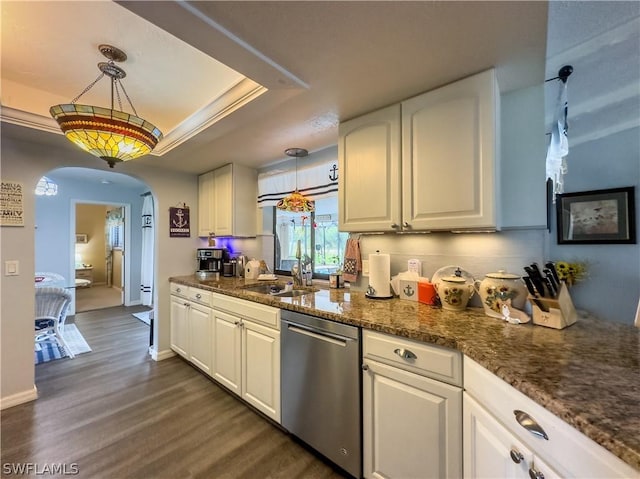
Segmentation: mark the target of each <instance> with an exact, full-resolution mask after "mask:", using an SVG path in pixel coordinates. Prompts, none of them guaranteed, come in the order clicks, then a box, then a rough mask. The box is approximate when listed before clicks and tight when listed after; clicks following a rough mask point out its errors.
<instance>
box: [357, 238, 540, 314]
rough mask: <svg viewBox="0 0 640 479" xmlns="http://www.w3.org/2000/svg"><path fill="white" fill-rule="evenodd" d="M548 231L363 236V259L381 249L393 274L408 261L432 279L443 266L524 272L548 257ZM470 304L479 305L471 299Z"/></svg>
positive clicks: (480, 272) (477, 272)
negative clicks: (389, 257)
mask: <svg viewBox="0 0 640 479" xmlns="http://www.w3.org/2000/svg"><path fill="white" fill-rule="evenodd" d="M547 236H548V233H547V231H546V230H513V231H503V232H497V233H462V234H453V233H429V234H404V235H403V234H383V235H365V234H363V235H361V236H360V252H361V255H362V259H365V260H366V259H367V258H368V255H369V254H370V253H375V252H376V250H379V251H380V252H381V253H388V254H390V255H391V275H392V276H393V275H396V274H398V273H399V272H401V271H406V270H407V260H409V259H414V258H415V259H418V260H420V262H421V263H422V276H426V277H428V278H429V279H431V276H432V275H433V273H435V272H436V271H437V270H438V269H440V268H442V267H443V266H449V265H454V266H460V268H462V269H464V270H466V271H468V272H469V273H471V274H472V275H473V277H474V278H476V279H480V280H481V279H482V278H484V275H485V274H487V273H493V272H495V271H498V270H500V269H503V270H506V271H508V272H510V273H514V274H518V275H522V274H524V272H523V270H522V268H523V266H525V265H527V264H530V263H532V262H534V261H535V262H537V263H540V264H542V263H543V261H544V260H545V259H546V253H545V250H546V246H545V245H546V239H547ZM367 284H368V282H367V278H366V277H359V279H358V281H357V283H355V284H352V285H351V287H353V288H355V289H358V290H364V289H366V287H367ZM470 305H471V306H479V305H480V303H479V302H478V298H477V297H474V298H472V302H471V303H470Z"/></svg>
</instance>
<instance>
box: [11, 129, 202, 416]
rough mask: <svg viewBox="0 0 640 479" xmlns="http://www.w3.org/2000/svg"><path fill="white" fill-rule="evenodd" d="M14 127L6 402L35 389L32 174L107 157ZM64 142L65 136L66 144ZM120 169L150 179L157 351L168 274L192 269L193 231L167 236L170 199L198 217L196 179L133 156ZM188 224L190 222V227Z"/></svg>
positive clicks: (164, 330) (164, 335)
mask: <svg viewBox="0 0 640 479" xmlns="http://www.w3.org/2000/svg"><path fill="white" fill-rule="evenodd" d="M20 130H21V128H20V127H15V126H11V125H5V124H4V123H3V125H2V138H1V139H2V143H1V145H2V151H1V154H2V170H1V174H2V179H3V180H5V181H17V182H21V183H23V185H24V188H25V195H24V198H23V202H24V214H25V226H24V227H12V228H9V227H2V228H1V229H0V235H1V241H0V243H1V244H0V264H2V265H3V264H4V262H5V261H7V260H18V261H19V262H20V275H18V276H9V277H7V276H0V281H1V283H0V289H1V293H0V299H1V305H0V348H1V351H0V377H1V379H2V381H1V383H0V398H1V401H2V403H1V406H2V407H8V406H10V405H12V404H17V403H19V402H22V401H24V400H28V399H30V398H33V395H34V377H35V376H34V357H33V311H34V289H35V288H34V281H33V276H34V273H35V247H34V245H35V194H33V193H31V192H32V191H33V190H34V188H35V185H36V183H37V181H38V179H39V178H40V177H41V176H42V175H43V174H44V173H46V172H48V171H50V170H52V169H54V168H58V167H62V166H80V167H93V168H96V169H101V170H107V169H108V166H107V164H106V163H105V162H104V161H103V160H100V159H98V158H94V157H91V156H90V155H88V154H87V153H84V152H82V151H80V150H79V149H77V148H76V147H74V146H73V145H71V143H69V142H68V140H66V139H65V138H64V137H63V136H59V141H58V142H57V144H59V147H58V148H55V147H51V146H48V147H44V146H42V145H41V144H39V143H37V142H36V141H25V140H19V139H15V138H16V134H21V132H20ZM67 143H69V144H68V145H67ZM116 169H117V171H118V172H120V173H126V174H131V175H132V176H135V177H137V178H138V179H140V180H141V181H143V182H145V183H146V184H148V185H149V186H150V189H151V191H152V192H153V195H154V201H155V205H156V220H157V221H156V223H157V225H158V228H157V231H156V245H157V248H156V253H155V254H156V259H155V264H156V290H155V293H154V298H155V299H154V301H155V303H156V304H157V309H156V317H155V323H156V328H155V332H154V345H155V347H156V348H157V350H158V351H159V352H160V353H161V354H162V352H163V351H168V350H169V349H170V347H169V344H170V343H169V331H170V324H169V282H168V278H169V277H170V276H175V275H183V274H191V273H193V256H194V250H195V248H196V247H197V238H196V237H195V236H194V235H193V233H192V237H191V238H169V233H168V224H169V207H170V206H175V205H176V204H178V203H183V202H184V203H186V204H187V205H189V206H191V207H192V208H193V209H192V218H197V217H198V215H197V196H198V183H197V177H196V176H195V175H187V174H180V173H176V172H173V171H166V170H158V169H156V168H153V167H146V166H144V165H141V164H139V163H138V164H136V162H135V161H133V162H129V163H125V164H119V165H117V166H116ZM194 228H195V225H193V226H192V231H193V229H194Z"/></svg>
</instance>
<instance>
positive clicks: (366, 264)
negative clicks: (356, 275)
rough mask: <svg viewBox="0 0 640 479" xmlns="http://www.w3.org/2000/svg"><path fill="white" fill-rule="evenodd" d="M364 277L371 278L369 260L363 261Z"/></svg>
mask: <svg viewBox="0 0 640 479" xmlns="http://www.w3.org/2000/svg"><path fill="white" fill-rule="evenodd" d="M362 276H369V260H368V259H363V260H362Z"/></svg>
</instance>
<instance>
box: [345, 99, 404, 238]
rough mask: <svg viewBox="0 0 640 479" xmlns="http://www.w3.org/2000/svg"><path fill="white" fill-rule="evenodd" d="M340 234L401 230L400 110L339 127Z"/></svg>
mask: <svg viewBox="0 0 640 479" xmlns="http://www.w3.org/2000/svg"><path fill="white" fill-rule="evenodd" d="M339 133H340V138H339V142H338V153H339V170H338V172H339V177H338V191H339V193H338V195H339V209H340V214H339V228H340V231H354V232H357V231H397V230H398V229H399V228H400V217H401V215H400V207H401V205H400V105H399V104H397V105H393V106H390V107H387V108H384V109H382V110H378V111H375V112H372V113H369V114H367V115H364V116H361V117H358V118H355V119H353V120H350V121H347V122H345V123H341V124H340V130H339Z"/></svg>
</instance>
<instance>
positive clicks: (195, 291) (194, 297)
mask: <svg viewBox="0 0 640 479" xmlns="http://www.w3.org/2000/svg"><path fill="white" fill-rule="evenodd" d="M212 297H213V293H212V292H211V291H205V290H204V289H199V288H192V287H189V289H188V292H187V298H188V299H190V300H191V301H193V302H194V303H200V304H204V305H205V306H211V298H212Z"/></svg>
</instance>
